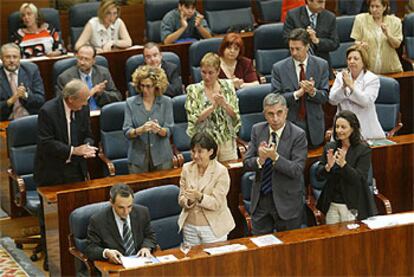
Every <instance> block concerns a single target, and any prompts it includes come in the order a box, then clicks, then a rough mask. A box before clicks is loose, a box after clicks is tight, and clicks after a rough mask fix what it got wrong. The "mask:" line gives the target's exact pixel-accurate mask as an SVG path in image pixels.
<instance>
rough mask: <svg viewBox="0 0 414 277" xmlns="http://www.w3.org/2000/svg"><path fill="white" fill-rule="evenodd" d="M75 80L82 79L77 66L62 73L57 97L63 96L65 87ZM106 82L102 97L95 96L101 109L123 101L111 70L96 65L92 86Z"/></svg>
mask: <svg viewBox="0 0 414 277" xmlns="http://www.w3.org/2000/svg"><path fill="white" fill-rule="evenodd" d="M73 79H81V77H80V74H79V69H78V67H77V66H76V65H74V66H72V67H70V68H68V69H66V70H65V71H63V72H62V74H60V75H59V77H58V79H57V84H56V88H55V89H56V95H62V91H63V88H64V87H65V85H66V84H67V83H69V82H70V81H71V80H73ZM105 80H107V81H108V82H107V83H106V87H105V90H104V91H103V92H102V93H101V94H100V95H97V94H95V95H94V98H95V100H96V104H98V106H99V107H101V108H102V107H103V106H104V105H106V104H109V103H112V102H117V101H121V100H122V96H121V93H120V92H119V90H118V89H117V88H116V86H115V83H114V81H113V80H112V77H111V73H110V72H109V70H108V69H107V68H105V67H103V66H100V65H96V64H95V65H94V66H93V68H92V84H93V85H94V86H95V85H97V84H99V83H102V82H103V81H105Z"/></svg>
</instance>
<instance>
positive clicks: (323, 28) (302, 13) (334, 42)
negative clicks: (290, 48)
mask: <svg viewBox="0 0 414 277" xmlns="http://www.w3.org/2000/svg"><path fill="white" fill-rule="evenodd" d="M308 26H310V19H309V16H308V12H307V11H306V6H301V7H298V8H295V9H293V10H290V11H289V12H288V13H287V15H286V21H285V24H284V25H283V38H284V39H285V41H286V44H287V39H288V37H289V33H290V32H291V31H292V30H293V29H295V28H304V29H306V28H307V27H308ZM315 31H316V36H317V37H318V38H319V40H320V42H319V44H318V45H316V44H313V43H311V47H312V49H313V51H314V54H315V55H316V56H319V57H321V58H323V59H324V60H326V61H328V63H329V65H330V64H331V61H330V58H329V52H331V51H334V50H336V49H337V48H338V47H339V38H338V32H337V30H336V17H335V14H333V13H332V12H330V11H328V10H323V11H322V12H320V13H319V14H318V19H317V23H316V30H315Z"/></svg>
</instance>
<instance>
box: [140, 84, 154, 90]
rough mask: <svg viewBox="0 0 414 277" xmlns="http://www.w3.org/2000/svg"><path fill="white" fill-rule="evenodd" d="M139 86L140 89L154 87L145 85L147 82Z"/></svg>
mask: <svg viewBox="0 0 414 277" xmlns="http://www.w3.org/2000/svg"><path fill="white" fill-rule="evenodd" d="M139 87H140V88H141V89H146V88H147V89H150V88H153V87H154V85H147V84H139Z"/></svg>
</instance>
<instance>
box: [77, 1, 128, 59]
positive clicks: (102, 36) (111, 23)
mask: <svg viewBox="0 0 414 277" xmlns="http://www.w3.org/2000/svg"><path fill="white" fill-rule="evenodd" d="M120 12H121V10H120V7H119V4H118V2H117V1H115V0H103V1H101V4H100V6H99V9H98V16H97V17H92V18H91V19H90V20H89V22H88V23H87V24H86V25H85V28H84V29H83V32H82V34H81V35H80V37H79V39H78V40H77V42H76V44H75V49H76V50H77V49H78V48H79V47H80V46H81V45H84V44H91V45H92V46H94V47H95V48H96V51H97V52H98V53H101V52H107V51H111V50H112V49H114V48H128V47H130V46H131V45H132V40H131V37H130V36H129V33H128V30H127V28H126V25H125V23H124V22H123V21H122V19H121V18H120V17H119V16H120Z"/></svg>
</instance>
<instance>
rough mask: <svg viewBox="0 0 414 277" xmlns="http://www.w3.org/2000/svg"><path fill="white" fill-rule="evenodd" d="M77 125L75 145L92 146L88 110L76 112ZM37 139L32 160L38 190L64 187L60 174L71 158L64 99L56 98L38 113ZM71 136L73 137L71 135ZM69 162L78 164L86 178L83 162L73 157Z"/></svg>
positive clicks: (86, 108)
mask: <svg viewBox="0 0 414 277" xmlns="http://www.w3.org/2000/svg"><path fill="white" fill-rule="evenodd" d="M75 118H76V120H77V122H78V134H77V136H78V141H79V143H80V144H83V143H89V144H91V145H92V144H93V139H92V133H91V126H90V120H89V107H88V106H84V107H83V108H82V110H80V111H77V112H75ZM37 126H38V137H37V149H36V156H35V166H34V178H35V181H36V183H37V184H38V186H47V185H55V184H62V183H64V179H63V174H62V173H63V172H64V166H65V163H66V160H67V159H68V158H69V155H70V149H71V146H70V143H69V142H68V130H67V128H66V126H67V123H66V117H65V109H64V106H63V98H62V97H61V96H58V97H55V98H53V99H52V100H49V101H47V102H46V103H45V104H44V105H43V107H42V108H41V109H40V111H39V117H38V123H37ZM71 135H73V134H71ZM71 159H72V161H75V159H77V162H80V165H81V167H82V171H83V174H84V176H85V177H86V176H87V166H86V160H85V159H84V158H82V157H75V156H72V158H71Z"/></svg>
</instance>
